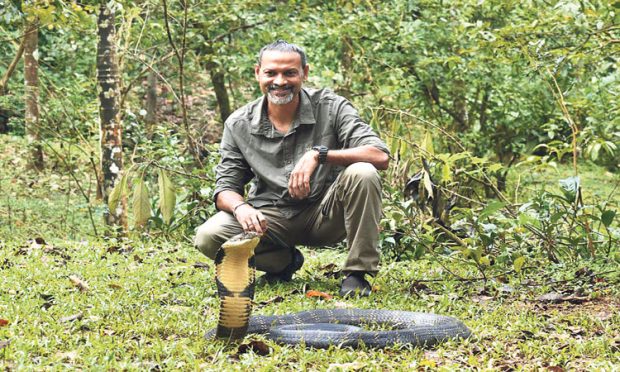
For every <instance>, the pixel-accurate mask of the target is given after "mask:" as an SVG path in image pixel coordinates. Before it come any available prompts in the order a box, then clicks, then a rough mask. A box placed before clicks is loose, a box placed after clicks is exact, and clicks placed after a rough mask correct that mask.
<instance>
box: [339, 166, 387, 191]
mask: <svg viewBox="0 0 620 372" xmlns="http://www.w3.org/2000/svg"><path fill="white" fill-rule="evenodd" d="M343 176H344V177H345V178H348V179H350V180H352V181H353V185H372V186H374V187H379V188H380V187H381V178H380V176H379V172H378V171H377V168H375V166H374V165H372V164H370V163H365V162H359V163H353V164H351V165H349V166H348V167H347V168H346V169H345V170H344V174H343Z"/></svg>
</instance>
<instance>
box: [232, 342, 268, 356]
mask: <svg viewBox="0 0 620 372" xmlns="http://www.w3.org/2000/svg"><path fill="white" fill-rule="evenodd" d="M250 351H251V352H253V353H254V354H256V355H260V356H266V355H269V353H270V352H271V348H270V347H269V346H268V345H267V344H266V343H264V342H263V341H258V340H252V341H250V342H249V343H247V344H241V345H239V348H238V349H237V353H236V354H234V355H232V358H234V359H237V360H238V359H239V356H240V355H242V354H245V353H248V352H250Z"/></svg>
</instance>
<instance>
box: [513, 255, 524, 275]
mask: <svg viewBox="0 0 620 372" xmlns="http://www.w3.org/2000/svg"><path fill="white" fill-rule="evenodd" d="M524 264H525V256H521V257H517V258H516V259H515V260H514V263H513V266H514V269H515V271H516V272H517V273H520V272H521V269H522V268H523V265H524Z"/></svg>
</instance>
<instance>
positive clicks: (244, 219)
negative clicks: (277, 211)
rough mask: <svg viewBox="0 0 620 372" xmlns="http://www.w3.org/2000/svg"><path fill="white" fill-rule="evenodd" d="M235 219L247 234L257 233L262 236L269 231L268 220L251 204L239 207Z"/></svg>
mask: <svg viewBox="0 0 620 372" xmlns="http://www.w3.org/2000/svg"><path fill="white" fill-rule="evenodd" d="M235 218H236V219H237V221H239V224H241V227H242V228H243V231H245V232H248V231H255V232H256V233H258V235H261V236H262V235H263V234H264V233H265V232H266V231H267V219H266V218H265V216H263V214H262V213H261V212H260V211H259V210H258V209H254V207H252V206H251V205H249V204H242V205H240V206H239V207H237V208H236V209H235Z"/></svg>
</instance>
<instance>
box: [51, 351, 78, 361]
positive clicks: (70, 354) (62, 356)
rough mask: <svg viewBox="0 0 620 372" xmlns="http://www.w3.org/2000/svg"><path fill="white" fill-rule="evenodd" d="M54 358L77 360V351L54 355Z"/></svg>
mask: <svg viewBox="0 0 620 372" xmlns="http://www.w3.org/2000/svg"><path fill="white" fill-rule="evenodd" d="M56 356H57V357H58V358H60V359H63V360H64V359H68V360H70V361H71V360H74V359H75V358H77V356H78V353H77V351H75V350H74V351H68V352H66V353H56Z"/></svg>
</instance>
